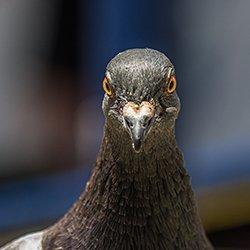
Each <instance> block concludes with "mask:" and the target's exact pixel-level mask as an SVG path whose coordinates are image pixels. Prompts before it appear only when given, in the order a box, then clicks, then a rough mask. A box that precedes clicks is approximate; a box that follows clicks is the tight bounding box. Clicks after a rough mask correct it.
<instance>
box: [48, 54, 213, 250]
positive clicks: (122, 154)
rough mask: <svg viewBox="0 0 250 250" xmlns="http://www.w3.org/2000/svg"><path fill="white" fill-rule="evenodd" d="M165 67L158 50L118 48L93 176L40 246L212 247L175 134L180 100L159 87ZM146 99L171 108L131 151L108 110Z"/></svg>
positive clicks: (167, 65)
mask: <svg viewBox="0 0 250 250" xmlns="http://www.w3.org/2000/svg"><path fill="white" fill-rule="evenodd" d="M170 69H171V70H173V66H172V64H171V63H170V61H169V60H168V59H167V58H166V57H165V56H164V55H163V54H161V53H159V52H157V51H155V50H149V49H141V50H140V49H137V50H129V51H126V52H123V53H121V54H119V55H118V56H117V57H116V58H115V59H113V60H112V61H111V63H110V64H109V65H108V68H107V72H108V74H109V76H108V77H109V78H110V82H111V85H112V88H114V91H116V94H115V95H116V97H107V96H106V97H105V99H104V104H103V109H104V113H105V116H106V124H105V129H104V138H103V142H102V146H101V150H100V153H99V156H98V158H97V161H96V164H95V167H94V170H93V174H92V177H91V179H90V181H89V182H88V184H87V187H86V190H85V192H84V193H83V194H82V195H81V197H80V199H79V200H78V201H77V202H76V204H75V205H74V206H73V208H72V209H71V210H70V211H69V212H68V213H67V214H66V215H65V216H64V218H63V219H61V220H60V221H59V222H58V223H57V224H55V225H54V226H52V227H51V228H50V229H49V230H48V231H47V233H46V234H45V236H44V239H43V249H46V250H50V249H126V250H129V249H212V247H211V245H210V243H209V242H208V240H207V238H206V236H205V233H204V230H203V228H202V225H201V222H200V218H199V216H198V212H197V207H196V203H195V199H194V195H193V191H192V189H191V186H190V181H189V177H188V175H187V173H186V170H185V168H184V167H183V157H182V154H181V152H180V150H179V149H178V147H177V145H176V141H175V138H174V120H175V118H176V115H177V113H178V111H179V100H178V97H177V94H176V93H175V94H173V96H164V95H162V93H161V88H162V87H163V84H164V79H165V80H166V77H167V74H168V72H169V70H170ZM164 74H165V75H164ZM111 79H112V80H111ZM152 98H155V100H154V101H155V102H157V101H159V103H158V105H163V106H164V105H165V106H164V108H168V107H175V108H176V110H175V111H176V112H174V113H171V112H170V113H169V114H165V113H161V112H163V110H158V111H159V113H158V118H159V117H160V116H166V117H165V118H162V120H161V122H158V124H155V126H154V127H153V128H152V129H151V131H150V133H148V136H147V137H146V139H145V141H144V143H143V146H142V149H141V151H140V152H139V153H136V152H135V151H134V149H133V147H132V144H131V137H130V136H129V133H127V131H125V129H123V128H122V125H121V122H120V121H119V119H118V118H117V116H118V115H117V114H116V113H114V114H110V113H109V112H110V110H111V109H114V106H115V107H116V108H117V110H118V107H119V105H124V104H122V103H123V102H126V101H133V102H138V103H140V102H141V101H150V100H151V99H152ZM156 98H157V100H156ZM164 99H165V100H164ZM160 101H162V102H163V103H164V104H160ZM170 104H171V105H170ZM156 106H157V104H156ZM156 112H157V111H156ZM159 119H160V118H159Z"/></svg>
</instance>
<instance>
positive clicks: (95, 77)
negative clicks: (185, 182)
mask: <svg viewBox="0 0 250 250" xmlns="http://www.w3.org/2000/svg"><path fill="white" fill-rule="evenodd" d="M249 10H250V2H249V1H247V0H245V1H244V0H240V1H234V0H221V1H215V0H213V1H199V0H193V1H192V4H190V3H189V2H188V1H186V2H185V1H182V2H181V1H174V0H165V1H163V0H157V1H149V0H146V1H145V0H144V1H142V0H138V1H132V0H127V1H123V2H119V1H115V0H106V1H97V0H93V1H76V0H71V1H66V0H54V1H49V0H43V1H42V0H8V1H7V0H3V1H0V246H1V245H2V244H4V243H5V242H6V241H9V240H11V239H13V238H15V237H17V236H19V235H21V234H24V233H28V232H31V231H34V230H40V229H42V228H45V227H46V226H48V225H50V224H51V223H53V222H54V221H55V220H57V218H59V217H60V216H62V215H63V214H64V213H65V212H66V211H67V210H68V209H69V207H70V206H71V205H72V203H73V202H74V201H75V200H76V199H77V197H78V196H79V194H80V193H81V192H82V190H83V189H84V187H85V183H86V181H87V179H88V177H89V174H90V169H91V167H92V165H93V163H94V161H95V157H96V154H97V152H98V149H99V145H100V142H101V138H102V127H103V123H104V119H103V115H102V111H101V101H102V96H103V91H102V87H101V82H102V78H103V75H104V71H105V66H106V64H107V63H108V61H109V60H110V59H111V58H112V57H113V56H114V55H116V54H117V53H118V52H120V51H122V50H125V49H128V48H135V47H143V48H144V47H150V48H154V49H157V50H160V51H162V52H164V53H166V54H167V55H168V57H169V58H170V59H171V60H172V62H173V63H174V64H175V66H176V72H177V80H178V94H179V96H180V98H181V101H182V111H181V114H180V117H179V119H178V121H177V139H178V142H179V145H180V147H181V149H182V150H183V151H184V155H185V159H186V166H187V168H188V170H189V173H190V175H191V177H192V183H193V186H194V188H195V191H196V194H197V199H198V201H199V209H200V214H201V217H202V220H203V223H204V225H205V228H206V230H207V232H208V234H209V237H210V239H211V241H212V242H213V244H215V245H216V246H219V247H228V246H235V247H241V248H243V249H247V248H249V249H250V212H249V211H250V114H249V108H250V98H249V94H250V84H249V81H250V71H249V65H250V32H249V23H250V16H249Z"/></svg>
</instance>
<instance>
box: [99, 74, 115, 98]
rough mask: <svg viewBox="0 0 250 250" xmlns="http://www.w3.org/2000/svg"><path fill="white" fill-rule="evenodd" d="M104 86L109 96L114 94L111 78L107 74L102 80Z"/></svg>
mask: <svg viewBox="0 0 250 250" xmlns="http://www.w3.org/2000/svg"><path fill="white" fill-rule="evenodd" d="M102 87H103V89H104V91H105V93H106V94H107V95H108V96H111V95H112V94H113V91H112V87H111V86H110V83H109V80H108V78H107V77H106V76H105V77H104V79H103V81H102Z"/></svg>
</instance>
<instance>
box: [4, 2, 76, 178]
mask: <svg viewBox="0 0 250 250" xmlns="http://www.w3.org/2000/svg"><path fill="white" fill-rule="evenodd" d="M59 3H60V1H58V0H55V1H49V0H43V1H40V0H11V1H1V2H0V34H1V35H0V175H10V174H13V173H19V171H26V170H27V169H28V168H30V169H36V168H40V167H44V166H47V167H48V166H49V165H51V162H53V161H54V162H55V161H57V159H61V156H60V157H59V155H60V154H62V155H65V154H67V153H66V152H68V151H70V153H72V150H71V149H69V147H72V142H71V144H70V142H69V141H70V140H71V139H70V137H71V138H72V139H73V136H72V134H71V135H70V134H69V133H72V131H71V132H69V131H70V124H69V121H68V119H69V118H68V117H67V116H70V115H71V114H70V113H68V111H67V110H68V109H69V105H70V104H69V101H68V100H67V94H66V95H65V94H64V93H63V92H64V91H65V86H64V85H65V84H64V82H65V77H64V79H62V78H63V77H57V76H56V74H58V72H57V73H55V72H54V71H53V68H52V65H51V63H50V60H51V57H52V53H53V49H54V47H55V39H56V37H57V35H58V34H57V33H58V18H59V13H60V4H59ZM58 75H59V74H58ZM59 81H61V82H59ZM60 84H61V86H62V87H61V89H60V88H59V86H60ZM66 92H67V91H66ZM63 98H65V99H63ZM71 122H72V121H71ZM67 143H68V145H67ZM70 157H72V156H69V155H68V156H67V157H66V156H65V158H64V159H65V161H67V159H69V158H70ZM56 158H57V159H56Z"/></svg>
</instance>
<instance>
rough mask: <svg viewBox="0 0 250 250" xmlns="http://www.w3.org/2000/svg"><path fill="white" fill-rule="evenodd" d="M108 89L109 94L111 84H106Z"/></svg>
mask: <svg viewBox="0 0 250 250" xmlns="http://www.w3.org/2000/svg"><path fill="white" fill-rule="evenodd" d="M106 89H107V91H108V92H110V87H109V84H108V83H107V82H106Z"/></svg>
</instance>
